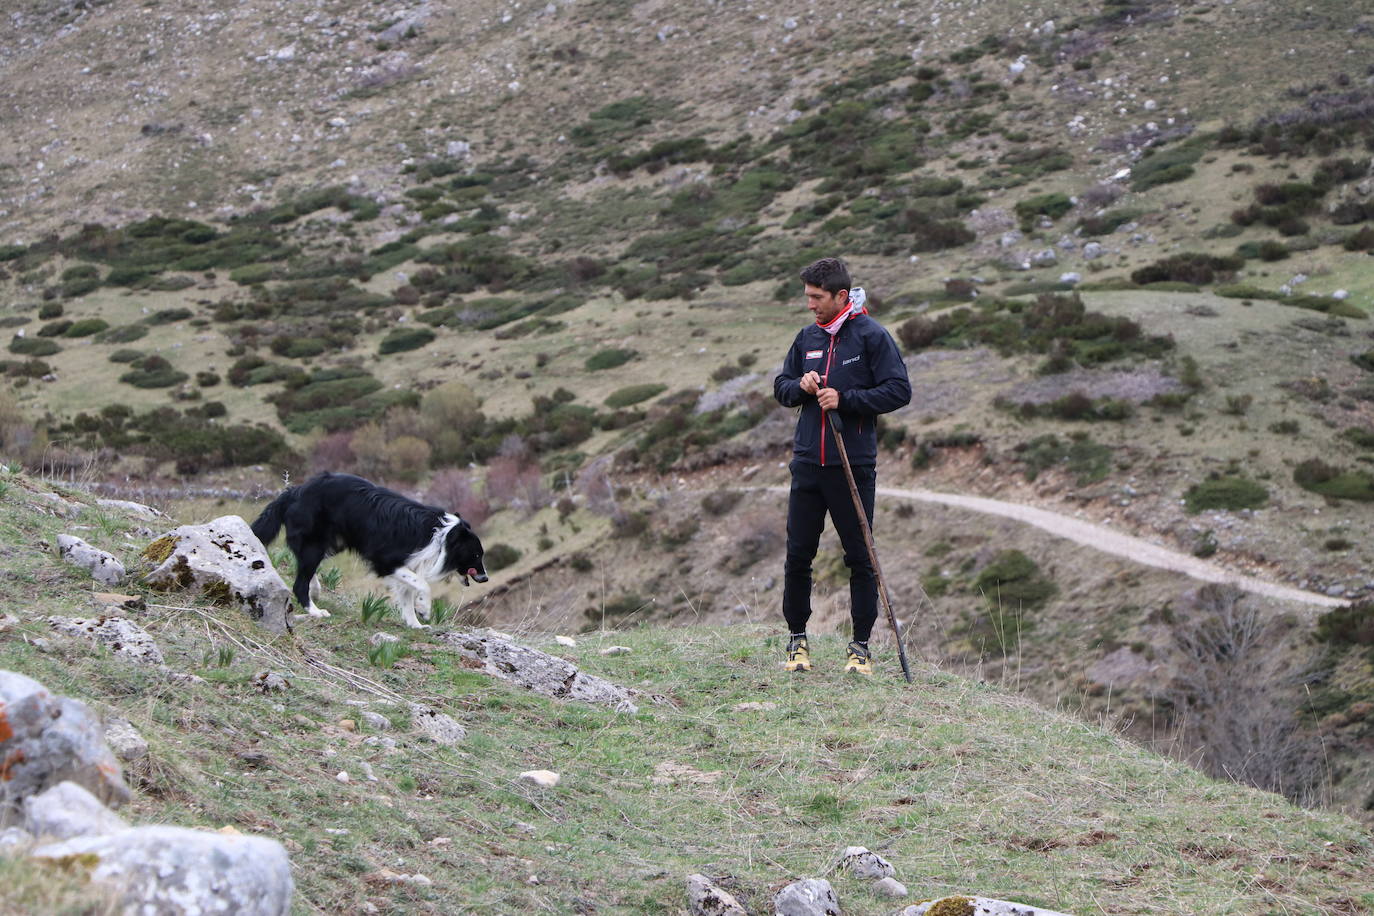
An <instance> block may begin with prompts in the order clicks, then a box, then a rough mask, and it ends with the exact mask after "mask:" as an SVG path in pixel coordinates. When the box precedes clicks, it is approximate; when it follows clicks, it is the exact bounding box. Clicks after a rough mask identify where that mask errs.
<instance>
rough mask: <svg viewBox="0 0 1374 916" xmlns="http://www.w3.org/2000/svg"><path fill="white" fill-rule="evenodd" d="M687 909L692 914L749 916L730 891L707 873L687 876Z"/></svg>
mask: <svg viewBox="0 0 1374 916" xmlns="http://www.w3.org/2000/svg"><path fill="white" fill-rule="evenodd" d="M687 909H688V910H689V911H690V912H691V913H692V916H747V913H748V911H747V910H746V909H745V908H744V907H743V906H741V905H740V902H739V901H738V900H736V899H735V898H734V895H732V894H731V893H730V892H729V891H724V890H721V889H720V888H719V887H716V885H715V883H714V882H713V881H712V880H711V879H710V878H708V877H706V876H705V875H688V876H687Z"/></svg>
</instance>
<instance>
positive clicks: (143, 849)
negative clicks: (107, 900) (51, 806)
mask: <svg viewBox="0 0 1374 916" xmlns="http://www.w3.org/2000/svg"><path fill="white" fill-rule="evenodd" d="M33 857H34V858H36V859H51V860H53V861H64V860H70V859H73V858H77V857H80V858H81V859H83V860H87V861H92V862H93V863H94V864H93V865H92V866H91V868H90V877H91V880H92V881H94V882H96V883H99V884H107V885H110V886H112V887H114V888H116V893H118V894H119V895H120V897H121V899H122V901H123V903H124V910H123V912H125V913H138V914H143V913H149V914H191V913H203V914H211V913H234V914H235V916H286V914H288V913H289V912H290V911H291V895H292V893H293V891H294V890H295V885H294V882H293V881H292V879H291V862H290V860H289V859H288V858H287V856H286V850H285V849H283V848H282V845H281V844H280V843H278V842H277V841H276V840H269V839H265V838H263V837H253V836H243V835H242V834H224V833H209V832H207V831H204V830H188V829H186V828H184V827H163V826H154V827H135V828H133V829H131V830H122V831H120V832H118V833H113V834H109V835H105V836H88V837H78V838H76V839H71V840H66V841H65V842H62V843H52V844H49V845H46V846H41V847H39V848H38V849H36V850H34V852H33Z"/></svg>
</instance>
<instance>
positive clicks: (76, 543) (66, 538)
mask: <svg viewBox="0 0 1374 916" xmlns="http://www.w3.org/2000/svg"><path fill="white" fill-rule="evenodd" d="M57 553H58V555H59V556H61V557H62V559H64V560H66V561H67V562H68V563H71V564H72V565H74V566H79V567H81V568H82V569H84V570H86V572H88V573H90V574H91V578H92V579H94V580H95V581H97V582H99V583H100V584H101V585H103V586H105V587H106V588H113V587H115V586H116V585H119V584H120V583H121V582H123V581H124V576H125V571H124V564H123V563H121V562H119V560H118V559H116V558H115V555H114V554H112V553H106V552H105V551H103V550H101V549H100V548H98V547H92V546H91V545H90V544H87V543H86V542H85V541H83V540H81V538H79V537H76V536H75V535H71V534H59V535H58V536H57Z"/></svg>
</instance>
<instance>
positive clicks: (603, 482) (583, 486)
mask: <svg viewBox="0 0 1374 916" xmlns="http://www.w3.org/2000/svg"><path fill="white" fill-rule="evenodd" d="M611 468H612V459H611V457H610V456H605V457H602V458H598V459H596V460H595V461H593V462H591V463H590V464H588V465H587V466H586V467H585V468H583V469H582V470H581V471H580V472H579V473H578V475H577V491H578V492H579V493H581V494H582V496H583V497H584V498H585V499H586V500H587V508H589V509H591V510H592V511H593V512H600V513H602V514H607V513H610V512H613V511H615V508H616V499H615V486H614V484H612V483H611V475H610V471H611Z"/></svg>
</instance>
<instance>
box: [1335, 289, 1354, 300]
mask: <svg viewBox="0 0 1374 916" xmlns="http://www.w3.org/2000/svg"><path fill="white" fill-rule="evenodd" d="M1331 298H1332V299H1349V298H1350V290H1348V289H1338V290H1336V291H1335V292H1334V293H1332V294H1331Z"/></svg>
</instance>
